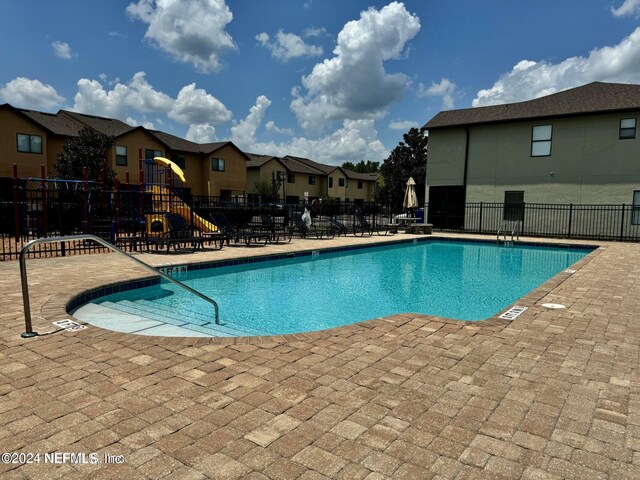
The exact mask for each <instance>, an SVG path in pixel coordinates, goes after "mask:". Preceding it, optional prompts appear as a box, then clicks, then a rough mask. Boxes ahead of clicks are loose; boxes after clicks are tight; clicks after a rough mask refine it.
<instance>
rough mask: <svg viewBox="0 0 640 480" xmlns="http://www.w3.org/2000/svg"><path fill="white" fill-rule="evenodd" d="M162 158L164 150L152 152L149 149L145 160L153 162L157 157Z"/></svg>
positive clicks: (146, 151)
mask: <svg viewBox="0 0 640 480" xmlns="http://www.w3.org/2000/svg"><path fill="white" fill-rule="evenodd" d="M161 156H162V150H151V149H149V148H147V149H146V150H145V151H144V158H145V159H147V160H153V159H154V158H155V157H161Z"/></svg>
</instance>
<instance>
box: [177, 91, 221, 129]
mask: <svg viewBox="0 0 640 480" xmlns="http://www.w3.org/2000/svg"><path fill="white" fill-rule="evenodd" d="M231 117H232V114H231V112H230V111H229V110H228V109H227V107H225V106H224V105H223V104H222V102H221V101H220V100H218V99H217V98H216V97H214V96H213V95H210V94H208V93H207V92H206V91H204V90H202V89H201V88H196V84H195V83H192V84H190V85H187V86H185V87H183V88H182V90H180V92H179V93H178V98H177V99H176V101H175V103H174V105H173V107H172V108H171V111H169V118H171V119H172V120H175V121H177V122H180V123H185V124H186V123H196V124H202V123H210V122H211V123H222V122H228V121H229V120H231Z"/></svg>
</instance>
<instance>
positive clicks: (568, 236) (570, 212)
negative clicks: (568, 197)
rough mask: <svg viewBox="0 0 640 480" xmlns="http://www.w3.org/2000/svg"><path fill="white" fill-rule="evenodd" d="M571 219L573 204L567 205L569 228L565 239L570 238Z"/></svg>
mask: <svg viewBox="0 0 640 480" xmlns="http://www.w3.org/2000/svg"><path fill="white" fill-rule="evenodd" d="M572 219H573V203H570V204H569V228H568V231H567V238H571V222H572Z"/></svg>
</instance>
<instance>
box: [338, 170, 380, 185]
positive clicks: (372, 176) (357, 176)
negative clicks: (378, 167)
mask: <svg viewBox="0 0 640 480" xmlns="http://www.w3.org/2000/svg"><path fill="white" fill-rule="evenodd" d="M342 170H343V171H344V173H345V174H346V175H347V178H351V179H353V180H367V181H370V182H374V181H376V180H378V178H380V173H377V172H376V173H360V172H354V171H353V170H347V169H346V168H343V169H342Z"/></svg>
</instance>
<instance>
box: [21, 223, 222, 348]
mask: <svg viewBox="0 0 640 480" xmlns="http://www.w3.org/2000/svg"><path fill="white" fill-rule="evenodd" d="M73 240H92V241H94V242H96V243H99V244H100V245H102V246H104V247H106V248H108V249H109V250H112V251H114V252H117V253H121V254H122V255H124V256H125V257H128V258H130V259H131V260H133V261H134V262H136V263H137V264H138V265H141V266H142V267H144V268H146V269H147V270H151V271H152V272H153V273H155V274H156V275H159V276H160V277H162V278H163V279H165V280H167V281H168V282H171V283H173V284H174V285H177V286H179V287H180V288H182V289H184V290H186V291H188V292H190V293H192V294H194V295H196V296H197V297H199V298H201V299H202V300H204V301H206V302H209V303H210V304H211V305H213V309H214V312H215V322H216V325H219V324H220V314H219V311H220V308H219V307H218V303H217V302H216V301H215V300H213V299H212V298H209V297H207V296H206V295H204V294H202V293H200V292H199V291H197V290H194V289H193V288H191V287H190V286H188V285H185V284H184V283H182V282H181V281H179V280H176V279H175V278H172V277H170V276H169V275H167V274H166V273H164V272H162V271H161V270H160V269H158V268H156V267H153V266H151V265H149V264H148V263H146V262H143V261H142V260H140V259H139V258H136V257H134V256H133V255H130V254H128V253H127V252H125V251H124V250H121V249H120V248H118V247H116V246H115V245H113V244H112V243H109V242H107V241H106V240H104V239H102V238H100V237H97V236H95V235H90V234H83V235H67V236H64V237H48V238H36V239H35V240H31V241H30V242H28V243H26V244H25V245H24V247H22V250H20V280H21V282H22V302H23V304H24V325H25V331H24V333H21V334H20V336H21V337H22V338H31V337H36V336H38V332H34V331H33V327H32V325H31V307H30V306H29V285H28V282H27V263H26V259H27V257H26V254H27V252H28V251H29V249H30V248H31V247H33V246H34V245H37V244H40V243H57V242H69V241H73Z"/></svg>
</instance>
